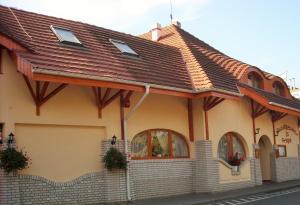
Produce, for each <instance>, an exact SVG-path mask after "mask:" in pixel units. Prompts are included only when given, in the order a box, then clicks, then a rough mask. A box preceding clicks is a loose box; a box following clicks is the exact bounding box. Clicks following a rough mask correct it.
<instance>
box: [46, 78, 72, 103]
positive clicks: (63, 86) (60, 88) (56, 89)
mask: <svg viewBox="0 0 300 205" xmlns="http://www.w3.org/2000/svg"><path fill="white" fill-rule="evenodd" d="M67 85H68V84H64V83H63V84H60V85H59V86H58V87H57V88H55V89H54V90H53V91H52V92H51V93H49V94H48V95H47V96H46V97H44V98H43V99H42V100H41V104H40V105H43V104H44V103H45V102H47V101H48V100H49V99H50V98H51V97H53V96H54V95H56V94H57V93H59V92H60V91H61V90H62V89H64V88H65V87H67Z"/></svg>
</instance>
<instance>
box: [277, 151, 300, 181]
mask: <svg viewBox="0 0 300 205" xmlns="http://www.w3.org/2000/svg"><path fill="white" fill-rule="evenodd" d="M271 169H272V180H273V181H275V182H283V181H289V180H295V179H299V178H300V158H299V157H279V158H275V157H274V156H273V157H272V160H271Z"/></svg>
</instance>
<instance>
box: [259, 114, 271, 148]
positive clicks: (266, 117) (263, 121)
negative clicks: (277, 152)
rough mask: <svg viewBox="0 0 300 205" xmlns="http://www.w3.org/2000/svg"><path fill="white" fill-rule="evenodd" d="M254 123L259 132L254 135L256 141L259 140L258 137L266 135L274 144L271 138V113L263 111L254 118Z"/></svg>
mask: <svg viewBox="0 0 300 205" xmlns="http://www.w3.org/2000/svg"><path fill="white" fill-rule="evenodd" d="M255 125H256V128H260V130H259V134H258V135H257V136H256V142H257V143H258V142H259V139H260V138H261V137H262V136H267V137H268V138H269V140H270V142H271V143H272V145H273V144H274V139H273V126H272V120H271V115H270V114H269V113H265V114H263V115H261V116H259V117H258V118H256V119H255Z"/></svg>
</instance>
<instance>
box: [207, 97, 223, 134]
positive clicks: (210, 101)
mask: <svg viewBox="0 0 300 205" xmlns="http://www.w3.org/2000/svg"><path fill="white" fill-rule="evenodd" d="M224 100H225V98H220V97H213V96H209V97H205V98H204V102H203V110H204V120H205V139H206V140H209V125H208V113H207V112H208V111H209V110H211V109H212V108H214V107H215V106H217V105H218V104H220V103H221V102H223V101H224Z"/></svg>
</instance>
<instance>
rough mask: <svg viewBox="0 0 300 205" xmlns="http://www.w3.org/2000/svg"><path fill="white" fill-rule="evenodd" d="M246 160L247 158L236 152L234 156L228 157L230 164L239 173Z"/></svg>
mask: <svg viewBox="0 0 300 205" xmlns="http://www.w3.org/2000/svg"><path fill="white" fill-rule="evenodd" d="M244 160H245V157H244V156H243V155H241V154H240V153H238V152H236V153H235V154H234V155H233V156H229V157H228V164H230V165H231V166H233V170H234V171H236V172H238V171H239V167H240V165H241V163H242V162H243V161H244Z"/></svg>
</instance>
